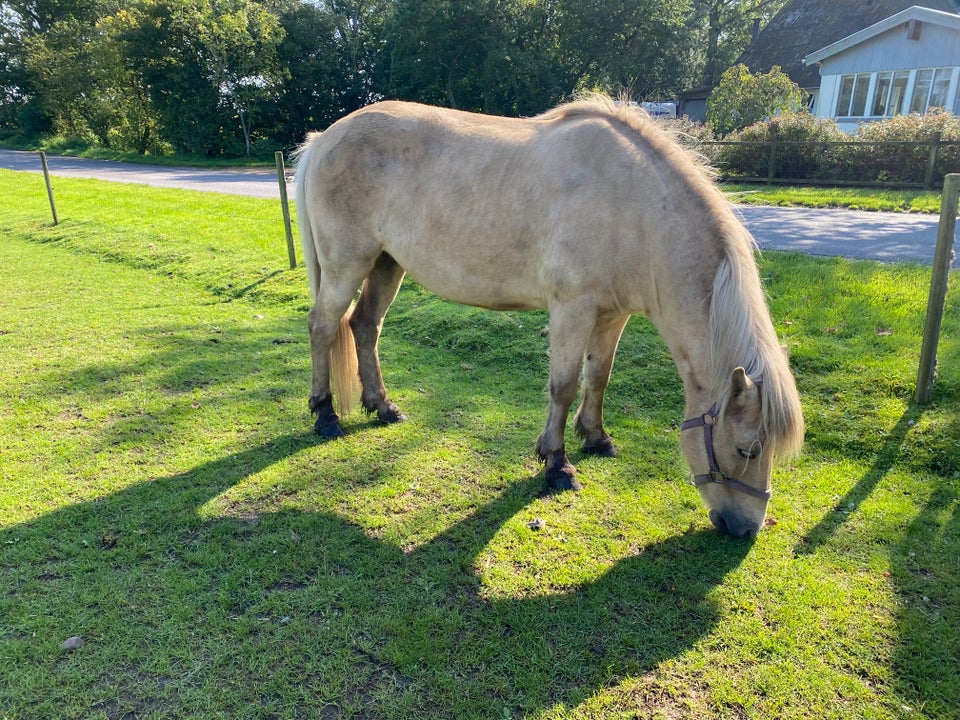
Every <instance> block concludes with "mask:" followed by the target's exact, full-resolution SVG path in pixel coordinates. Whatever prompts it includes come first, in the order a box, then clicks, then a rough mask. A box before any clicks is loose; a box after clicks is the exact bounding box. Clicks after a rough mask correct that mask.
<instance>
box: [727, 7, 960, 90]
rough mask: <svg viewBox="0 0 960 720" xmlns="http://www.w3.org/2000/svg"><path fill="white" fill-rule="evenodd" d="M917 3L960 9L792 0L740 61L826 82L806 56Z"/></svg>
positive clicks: (806, 84)
mask: <svg viewBox="0 0 960 720" xmlns="http://www.w3.org/2000/svg"><path fill="white" fill-rule="evenodd" d="M913 5H920V6H922V7H928V8H932V9H934V10H942V11H944V12H950V13H960V0H789V2H788V3H787V4H786V5H784V6H783V9H782V10H781V11H780V12H778V13H777V14H776V16H774V18H773V19H772V20H771V21H770V22H769V23H767V25H766V27H764V28H763V30H761V31H760V33H759V34H758V35H757V37H756V38H754V40H753V42H751V43H750V46H749V47H748V48H747V49H746V50H744V51H743V54H742V55H740V57H739V58H738V60H737V62H738V63H743V64H744V65H746V66H747V67H748V68H750V71H751V72H753V73H765V72H769V71H770V68H772V67H773V66H774V65H779V66H780V69H781V70H783V71H784V72H785V73H786V74H787V75H789V76H790V79H791V80H793V81H794V82H795V83H797V85H799V86H800V87H802V88H815V87H817V86H819V85H820V70H819V69H818V68H817V66H816V65H812V66H810V67H806V66H804V64H803V58H804V57H806V56H807V55H809V54H810V53H812V52H814V51H816V50H820V49H821V48H824V47H826V46H827V45H830V44H831V43H835V42H836V41H837V40H842V39H843V38H845V37H847V36H848V35H853V33H855V32H857V31H858V30H863V29H864V28H865V27H869V26H870V25H873V24H874V23H878V22H880V21H881V20H884V19H886V18H888V17H890V16H891V15H895V14H896V13H898V12H900V11H902V10H906V9H907V8H908V7H911V6H913Z"/></svg>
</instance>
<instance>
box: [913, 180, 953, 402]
mask: <svg viewBox="0 0 960 720" xmlns="http://www.w3.org/2000/svg"><path fill="white" fill-rule="evenodd" d="M958 200H960V173H950V174H949V175H947V176H946V177H945V178H944V180H943V200H942V202H941V204H940V225H939V227H938V229H937V249H936V252H935V253H934V257H933V275H932V277H931V279H930V297H929V299H928V300H927V321H926V326H925V327H924V330H923V345H922V347H921V349H920V370H919V372H918V373H917V392H916V395H914V398H913V399H914V402H916V403H917V405H923V404H924V403H926V402H928V401H929V400H930V390H931V388H932V387H933V376H934V373H935V371H936V369H937V344H938V343H939V342H940V326H941V324H942V323H943V306H944V301H945V300H946V297H947V282H948V281H949V279H950V263H951V261H952V260H953V252H952V250H953V233H954V230H955V228H956V225H957V202H958Z"/></svg>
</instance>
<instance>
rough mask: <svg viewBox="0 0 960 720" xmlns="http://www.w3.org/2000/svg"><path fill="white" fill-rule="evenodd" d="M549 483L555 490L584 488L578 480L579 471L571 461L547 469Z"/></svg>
mask: <svg viewBox="0 0 960 720" xmlns="http://www.w3.org/2000/svg"><path fill="white" fill-rule="evenodd" d="M547 483H548V484H549V485H550V487H552V488H553V489H554V490H575V491H576V490H583V485H581V484H580V482H579V481H578V480H577V471H576V470H574V468H573V465H571V464H569V463H567V464H566V465H562V466H561V467H558V468H553V469H549V470H547Z"/></svg>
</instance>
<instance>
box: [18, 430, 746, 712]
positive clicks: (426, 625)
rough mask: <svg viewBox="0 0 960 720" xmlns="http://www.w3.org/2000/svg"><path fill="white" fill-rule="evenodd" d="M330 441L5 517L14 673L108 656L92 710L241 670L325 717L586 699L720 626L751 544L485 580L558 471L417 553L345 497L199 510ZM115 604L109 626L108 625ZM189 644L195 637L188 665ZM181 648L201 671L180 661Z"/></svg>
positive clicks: (247, 694) (285, 440)
mask: <svg viewBox="0 0 960 720" xmlns="http://www.w3.org/2000/svg"><path fill="white" fill-rule="evenodd" d="M315 442H316V441H315V439H314V438H312V437H311V436H308V435H289V436H283V437H277V438H274V439H273V440H272V441H270V442H269V443H266V444H264V445H262V446H258V447H254V448H251V449H248V450H245V451H242V452H238V453H235V454H233V455H229V456H226V457H223V458H220V459H217V460H214V461H211V462H208V463H205V464H202V465H200V466H198V467H196V468H194V469H192V470H190V471H188V472H185V473H180V474H177V475H173V476H170V477H166V478H161V479H158V480H155V481H153V482H149V483H144V484H140V485H137V486H134V487H131V488H129V489H127V490H124V491H121V492H119V493H117V494H115V495H112V496H109V497H106V498H101V499H97V500H94V501H89V502H84V503H80V504H76V505H72V506H69V507H67V508H64V509H62V510H59V511H57V512H53V513H51V514H48V515H45V516H42V517H40V518H38V519H35V520H33V521H31V522H28V523H25V524H22V525H18V526H14V527H11V528H8V529H4V530H3V531H2V532H0V548H3V562H2V565H3V569H4V574H5V575H6V577H7V578H8V579H10V580H11V582H12V586H11V587H10V589H9V590H8V591H7V592H6V593H5V594H4V595H3V597H2V599H0V610H2V611H3V612H2V613H0V615H2V616H5V617H7V618H8V620H7V621H6V622H5V623H4V625H5V626H6V627H5V629H4V632H3V638H2V639H4V640H5V642H6V643H9V644H10V646H9V647H10V648H11V652H13V653H14V654H15V655H16V656H18V657H19V658H20V660H21V662H19V663H18V664H17V668H18V669H16V670H15V671H14V672H13V673H12V674H11V675H10V676H9V677H8V682H9V683H11V685H12V686H16V685H17V684H18V682H19V681H18V678H25V677H26V676H27V674H36V673H40V674H41V675H43V676H44V678H45V679H44V681H43V682H42V683H41V685H45V684H47V683H49V684H48V685H47V687H50V688H53V687H58V686H59V684H60V680H59V678H58V674H59V673H61V672H64V668H65V667H70V668H72V669H74V670H76V669H78V668H83V667H85V666H86V665H89V666H90V667H91V668H98V667H109V673H110V677H109V678H107V677H105V676H103V675H100V674H98V672H97V671H96V670H94V672H93V673H92V674H91V675H90V677H87V678H86V679H85V680H84V681H83V682H81V685H82V687H77V686H76V685H74V687H73V690H72V692H74V693H75V697H74V702H78V703H79V704H80V705H83V703H84V701H85V702H86V703H87V706H86V712H101V713H104V712H105V713H106V714H107V715H108V716H123V715H124V713H129V712H132V713H134V714H136V715H141V714H150V713H151V712H161V711H163V712H166V710H163V709H164V708H166V709H167V710H170V709H171V708H172V709H173V712H174V714H176V715H180V716H189V715H197V714H200V715H202V714H203V712H202V711H201V709H199V708H198V707H197V706H196V705H195V704H193V705H191V701H190V700H189V699H188V698H193V702H194V703H196V697H197V689H198V687H199V688H200V693H201V695H202V694H203V692H204V688H206V689H207V690H208V691H209V690H210V689H212V688H215V687H217V686H218V685H219V684H224V683H225V684H227V685H230V686H233V687H241V688H244V689H243V690H241V691H240V695H241V696H243V697H244V698H245V701H247V702H257V703H260V704H261V705H263V706H264V707H270V706H271V704H277V705H278V706H286V707H289V706H290V704H291V703H293V704H302V705H303V707H302V708H301V710H302V711H303V712H306V713H308V714H309V712H310V706H312V705H315V706H317V707H319V706H325V707H326V708H327V710H326V711H325V712H326V713H327V714H326V715H325V717H327V716H329V717H339V716H341V713H342V714H343V715H344V716H345V715H346V714H348V711H349V708H353V710H354V711H357V710H360V711H362V713H361V714H362V715H363V716H366V717H379V716H381V715H384V714H386V711H387V708H394V709H395V708H396V707H401V708H406V711H408V712H410V713H413V712H414V710H419V711H420V712H421V713H423V712H425V713H426V714H427V715H430V716H436V717H444V716H458V717H467V716H476V717H503V716H504V715H505V713H506V714H516V713H525V712H535V711H538V710H543V709H546V708H551V707H554V706H555V705H556V704H558V703H559V704H563V705H567V706H569V705H573V704H577V703H579V702H581V701H583V700H584V699H585V698H587V697H589V696H590V695H592V694H593V693H595V692H596V691H597V690H598V689H600V688H602V687H605V686H607V685H609V684H611V683H615V682H617V680H618V679H620V678H623V677H626V676H629V675H634V674H640V673H643V672H645V671H648V670H650V669H653V668H655V667H656V666H657V665H658V664H659V663H660V662H662V661H663V660H666V659H668V658H671V657H675V656H677V655H679V654H680V653H682V652H684V651H685V650H687V649H689V648H690V647H691V646H692V645H693V644H695V643H696V642H697V641H698V639H700V638H702V637H703V636H704V635H705V634H707V633H709V632H710V630H711V629H712V628H713V627H714V626H715V625H716V623H717V622H718V620H719V611H718V609H717V607H715V605H714V604H713V602H712V601H711V599H710V591H711V589H712V588H714V587H715V586H716V585H717V584H718V583H719V582H720V581H721V580H722V578H723V577H724V575H725V574H726V573H727V572H729V571H730V570H732V569H733V568H734V567H736V566H737V565H738V564H739V563H740V561H741V560H742V559H743V558H744V556H745V555H746V553H747V552H748V550H749V547H750V546H749V544H748V543H743V542H736V541H732V540H729V539H727V538H724V537H721V536H719V535H718V534H716V533H714V532H712V531H704V532H692V533H688V534H685V535H681V536H676V537H673V538H670V539H668V540H666V541H663V542H659V543H652V544H649V545H647V546H645V547H642V548H640V550H639V551H638V552H636V554H634V555H632V556H629V557H623V558H622V559H620V560H619V561H617V562H615V564H613V566H612V567H610V569H609V570H608V571H607V572H606V573H604V574H603V575H601V576H600V577H598V578H597V579H596V580H594V581H592V582H586V583H583V584H579V585H576V586H573V587H570V588H568V589H567V590H566V592H564V593H563V594H544V595H535V596H530V597H524V596H520V595H519V594H510V596H508V597H498V596H493V595H491V594H490V592H489V589H488V588H487V587H486V586H485V585H484V584H483V583H482V582H481V580H480V579H479V576H478V572H477V570H476V568H475V564H476V561H477V558H478V556H479V555H480V554H481V552H482V551H483V550H484V549H485V548H486V547H487V545H488V543H489V542H490V541H491V539H492V538H493V537H494V535H495V534H496V533H497V532H498V531H499V530H500V528H501V527H502V526H503V525H504V523H506V522H507V521H508V520H510V518H512V517H514V516H515V515H517V514H518V513H519V512H521V511H522V510H523V509H524V508H525V507H527V505H528V504H529V503H530V502H531V501H532V500H533V499H534V498H536V497H537V495H538V494H539V493H540V491H541V483H542V479H541V478H538V477H534V478H528V479H525V480H521V481H518V482H515V483H512V484H510V485H509V486H508V487H507V489H506V490H505V491H504V492H503V493H502V494H501V495H499V496H498V497H496V498H495V499H494V500H492V501H491V502H489V503H488V504H486V505H483V506H481V507H479V508H478V509H477V510H476V511H474V512H473V513H472V514H470V515H469V516H468V517H466V518H464V519H462V520H461V521H459V522H456V523H454V524H452V525H450V526H449V527H447V529H446V530H444V531H443V532H442V533H440V534H439V535H437V536H436V537H434V538H433V539H431V540H429V541H427V542H426V543H424V544H421V545H419V546H418V547H416V548H414V549H412V550H408V551H406V552H405V551H404V550H403V549H401V548H399V547H397V546H395V545H392V544H390V543H386V542H382V541H381V540H379V539H376V538H374V537H372V536H371V534H370V533H368V532H366V531H364V530H363V529H361V528H360V527H358V526H356V525H355V524H353V523H351V522H350V521H349V520H347V519H346V518H345V517H342V516H340V515H338V514H336V513H333V512H329V511H324V512H303V511H302V510H300V509H287V510H278V511H275V512H265V513H263V514H261V515H259V516H257V517H243V516H242V515H240V516H236V517H225V516H223V515H219V514H213V515H207V516H205V515H204V513H203V512H198V511H199V510H200V509H201V507H202V506H204V505H205V504H206V503H208V501H210V500H211V499H212V498H214V497H217V496H219V495H220V494H221V493H223V492H224V491H226V490H228V489H229V488H231V487H233V486H234V485H236V484H238V483H240V482H241V481H243V480H244V478H246V477H248V476H250V475H252V474H254V473H257V472H260V471H261V470H264V469H266V468H268V467H269V466H271V465H274V464H276V463H280V462H284V461H285V460H287V459H288V458H289V457H290V456H291V455H294V454H296V453H298V452H300V451H301V450H304V449H306V448H308V447H310V446H311V445H313V444H314V443H315ZM134 511H135V512H134ZM132 518H137V520H136V521H134V520H132ZM134 522H136V523H137V524H133V523H134ZM530 532H534V530H531V531H530ZM265 557H266V558H268V559H267V561H265ZM104 575H106V576H107V577H108V578H109V579H110V583H109V585H110V587H111V588H112V589H113V591H112V593H111V595H110V596H109V597H105V596H100V597H91V592H92V588H93V587H103V585H102V584H97V585H95V584H93V583H92V582H91V583H89V584H88V583H86V582H85V580H84V578H85V577H87V578H96V579H97V580H98V581H100V582H101V583H102V580H103V576H104ZM52 605H55V607H56V608H57V617H56V618H50V617H44V618H42V621H41V620H39V619H38V618H37V616H36V615H35V614H34V612H33V611H34V610H35V609H36V608H49V607H51V606H52ZM98 613H100V614H102V613H106V614H107V615H108V616H109V617H110V618H111V621H110V623H108V624H103V623H102V622H94V621H93V620H92V619H93V618H95V617H97V615H98ZM184 616H187V617H190V618H191V620H190V621H189V622H188V623H187V626H186V627H185V626H183V625H182V624H181V623H179V622H174V621H173V620H171V621H169V622H168V621H167V620H165V619H176V618H180V619H182V618H183V617H184ZM236 626H243V627H244V628H245V630H244V633H245V634H246V636H245V639H244V640H243V641H242V642H240V645H241V647H240V648H237V649H236V650H233V649H229V648H228V649H221V650H220V652H222V653H224V655H225V658H222V660H224V661H223V662H210V663H209V664H207V665H205V664H204V662H203V660H202V657H203V656H204V654H209V653H211V652H213V651H212V650H211V648H213V647H220V646H222V645H223V643H225V642H226V643H232V642H237V640H236V639H235V638H234V637H233V636H232V635H231V628H235V627H236ZM104 628H107V629H104ZM178 633H179V635H178ZM71 635H79V636H81V637H85V640H86V645H85V646H84V647H83V648H82V649H81V650H79V651H77V652H75V653H72V654H67V655H62V651H58V649H57V643H59V642H60V641H62V640H63V639H64V638H66V637H69V636H71ZM171 642H173V643H180V644H181V646H180V647H178V648H177V649H176V651H175V652H173V653H172V655H173V656H175V657H177V658H179V660H178V662H177V663H173V666H171V660H170V657H171V650H170V648H169V647H168V644H169V643H171ZM58 652H60V653H61V656H60V658H59V659H58V660H56V661H55V662H51V661H50V660H49V656H57V654H58ZM234 652H236V653H237V654H238V655H239V656H241V657H242V656H243V655H244V653H251V652H252V653H263V652H266V653H267V657H268V663H276V664H279V665H282V666H283V667H284V671H285V673H286V675H285V676H293V677H299V678H302V679H309V682H307V680H302V681H301V683H300V685H299V687H300V689H299V690H298V692H299V696H298V698H299V699H294V700H291V698H290V697H285V695H286V694H287V693H288V692H289V691H290V688H291V687H297V685H293V686H284V685H283V684H282V683H277V682H268V680H267V678H264V677H262V676H260V675H258V674H256V673H254V672H252V671H250V670H248V669H245V668H246V665H245V662H244V661H242V660H237V658H236V657H234ZM107 653H109V657H104V656H103V655H104V654H107ZM271 654H272V655H273V657H272V658H271V657H270V655H271ZM90 655H93V656H97V655H101V657H100V658H99V659H96V660H95V659H93V658H90V657H89V656H90ZM84 658H87V659H86V660H85V659H84ZM110 658H114V659H113V660H111V659H110ZM120 658H123V659H122V660H120ZM228 659H232V660H233V664H231V662H230V661H228ZM99 663H106V665H102V664H99ZM111 663H113V664H111ZM178 664H179V665H180V666H182V667H191V668H192V669H191V670H190V671H189V673H181V672H180V671H178V669H177V667H176V666H177V665H178ZM438 667H440V668H444V671H443V672H442V673H440V672H438V671H437V668H438ZM338 668H339V669H338ZM344 669H346V672H345V671H344ZM36 687H38V686H37V685H36V682H35V678H34V681H32V682H31V684H30V686H29V687H27V685H26V684H25V685H24V688H22V689H23V690H24V692H25V693H26V695H21V697H24V698H25V699H26V701H28V702H31V703H33V704H34V705H33V706H34V707H41V708H42V707H43V702H44V698H42V697H30V692H31V689H30V688H33V691H35V690H36ZM105 687H109V688H112V690H111V691H110V692H106V691H105V690H104V688H105ZM284 688H286V690H284ZM310 688H322V691H321V690H316V692H315V693H314V692H313V691H312V690H311V689H310ZM104 695H107V696H108V697H112V698H114V699H113V700H103V696H104ZM21 709H22V708H21ZM222 710H223V711H224V712H227V713H229V712H230V711H231V708H229V707H225V708H222ZM468 710H469V711H468ZM161 714H162V713H161ZM268 714H269V713H268ZM280 714H282V713H280Z"/></svg>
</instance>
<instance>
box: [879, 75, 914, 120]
mask: <svg viewBox="0 0 960 720" xmlns="http://www.w3.org/2000/svg"><path fill="white" fill-rule="evenodd" d="M909 79H910V73H909V72H908V71H906V70H903V71H901V72H896V73H894V74H893V86H892V87H891V88H890V102H888V103H887V111H886V112H885V113H884V115H885V116H886V117H890V116H891V115H896V114H897V113H899V112H901V111H902V110H903V98H904V96H906V94H907V81H908V80H909Z"/></svg>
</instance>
